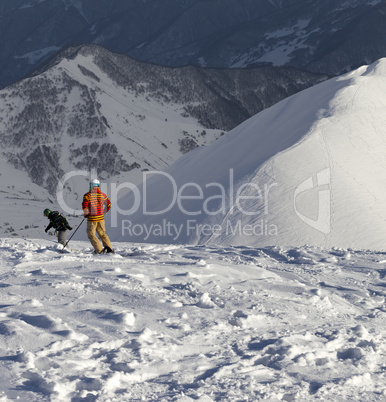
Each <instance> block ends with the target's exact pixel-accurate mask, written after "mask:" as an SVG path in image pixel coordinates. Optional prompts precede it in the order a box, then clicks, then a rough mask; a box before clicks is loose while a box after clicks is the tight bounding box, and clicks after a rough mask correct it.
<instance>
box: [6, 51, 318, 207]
mask: <svg viewBox="0 0 386 402" xmlns="http://www.w3.org/2000/svg"><path fill="white" fill-rule="evenodd" d="M325 79H326V77H325V76H320V75H315V74H310V73H304V72H300V71H296V70H293V69H287V68H281V69H273V68H271V67H264V68H257V69H250V70H238V69H231V70H229V69H226V70H217V69H215V70H211V69H204V70H203V69H200V68H196V67H185V68H169V67H160V66H154V65H151V64H144V63H141V62H138V61H134V60H133V59H131V58H129V57H127V56H123V55H118V54H113V53H111V52H109V51H107V50H106V49H104V48H102V47H99V46H95V45H91V46H80V47H77V48H70V49H67V50H66V51H64V52H63V53H61V54H60V56H58V57H57V58H56V59H55V60H52V61H51V63H50V65H49V66H47V69H45V70H44V71H41V72H40V73H39V74H38V75H36V76H34V77H30V78H27V79H25V80H22V81H20V82H18V83H16V84H13V85H10V86H8V87H7V88H5V89H3V90H1V91H0V142H1V150H2V151H1V152H2V156H3V158H4V159H6V160H7V161H8V162H9V163H10V164H11V165H12V166H13V167H14V168H16V169H18V170H22V171H25V172H27V173H28V175H29V177H30V179H31V180H32V182H33V183H35V184H37V185H39V186H41V187H44V188H45V189H47V190H48V191H49V193H51V194H52V195H55V192H56V190H57V185H58V183H59V182H60V181H61V180H62V179H63V177H68V175H70V176H71V174H72V173H71V172H75V173H74V175H77V176H78V177H77V179H76V180H75V179H74V180H71V177H70V178H68V180H67V179H66V183H65V189H66V191H67V195H68V197H69V198H70V199H71V200H73V201H74V202H75V201H77V200H78V199H79V196H80V195H82V191H83V190H84V188H86V186H87V183H86V180H87V179H86V177H80V178H79V176H82V175H83V176H86V174H85V173H84V172H87V171H91V170H94V171H96V172H97V173H98V175H100V176H101V177H102V178H103V179H105V180H106V181H109V182H114V183H122V182H131V183H138V182H140V181H141V179H142V175H143V172H146V171H149V170H164V169H165V168H166V167H167V166H169V165H170V164H172V163H173V162H174V161H175V160H177V159H178V158H179V157H180V156H182V155H183V154H184V153H186V152H188V151H190V150H192V149H194V148H196V147H199V146H202V145H208V144H210V143H212V142H213V141H215V140H216V139H217V138H219V137H220V136H221V135H222V134H223V133H224V131H227V130H229V129H231V128H233V127H235V126H236V125H238V124H239V123H241V122H242V121H244V120H245V119H247V118H248V117H250V116H252V115H254V114H255V113H257V112H258V111H260V110H262V109H264V108H266V107H269V106H271V105H273V104H274V103H276V102H278V101H279V100H281V99H283V98H285V97H287V96H289V95H292V94H293V93H295V92H298V91H300V90H302V89H304V88H307V87H310V86H312V85H314V84H316V83H318V82H320V81H323V80H325ZM77 172H78V173H77ZM79 172H82V173H79ZM69 202H72V201H69Z"/></svg>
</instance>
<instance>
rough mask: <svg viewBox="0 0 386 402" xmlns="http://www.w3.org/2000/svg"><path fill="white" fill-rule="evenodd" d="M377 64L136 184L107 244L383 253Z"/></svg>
mask: <svg viewBox="0 0 386 402" xmlns="http://www.w3.org/2000/svg"><path fill="white" fill-rule="evenodd" d="M385 116H386V59H381V60H379V61H377V62H376V63H374V64H372V65H370V66H363V67H361V68H359V69H357V70H355V71H353V72H351V73H349V74H346V75H344V76H341V77H338V78H334V79H331V80H328V81H326V82H324V83H322V84H319V85H317V86H314V87H312V88H309V89H307V90H305V91H302V92H301V93H298V94H296V95H294V96H292V97H290V98H287V99H285V100H283V101H281V102H280V103H278V104H276V105H275V106H273V107H271V108H269V109H266V110H264V111H263V112H261V113H259V114H257V115H256V116H254V117H252V118H251V119H249V120H247V121H246V122H244V123H243V124H241V125H240V126H238V127H236V128H235V129H234V130H232V131H231V132H229V133H228V134H227V135H225V136H224V137H222V138H221V139H220V140H218V141H217V142H216V143H214V144H212V145H210V146H207V147H201V148H199V149H197V150H195V151H193V152H191V153H189V154H187V155H186V156H184V157H182V158H181V159H179V160H178V161H177V162H176V163H175V164H173V165H172V166H171V167H170V168H169V169H168V170H167V171H166V172H165V173H162V174H161V173H160V172H156V173H155V174H154V175H153V176H151V177H150V174H149V177H146V178H145V181H144V183H143V185H142V187H141V189H140V190H137V189H135V191H133V192H131V193H130V194H129V195H128V196H125V197H124V198H123V199H121V200H120V201H119V203H118V205H117V206H116V208H115V210H113V211H112V214H111V215H110V217H109V220H110V221H111V224H112V229H111V230H110V233H111V237H112V239H113V240H114V241H137V242H143V241H145V242H152V243H194V244H204V243H205V244H218V245H249V246H255V245H260V246H263V245H284V244H285V245H291V246H297V245H304V244H312V245H318V246H327V247H330V246H337V247H355V248H375V249H376V248H383V247H384V244H385V241H384V239H385V238H386V223H385V222H384V219H385V217H386V211H385V209H386V208H385V207H386V190H385V184H384V183H386V170H385V167H386V166H385V151H386V142H385V141H386V127H385Z"/></svg>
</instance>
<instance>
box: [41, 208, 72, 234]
mask: <svg viewBox="0 0 386 402" xmlns="http://www.w3.org/2000/svg"><path fill="white" fill-rule="evenodd" d="M48 219H49V220H50V223H49V225H48V226H47V227H46V232H48V231H49V230H50V229H51V228H54V229H55V230H58V231H62V230H67V229H69V230H72V227H71V226H70V225H69V224H68V222H67V219H66V218H65V217H64V216H63V215H62V214H60V213H59V212H58V211H52V212H51V213H50V214H49V215H48Z"/></svg>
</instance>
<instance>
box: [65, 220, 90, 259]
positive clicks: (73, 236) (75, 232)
mask: <svg viewBox="0 0 386 402" xmlns="http://www.w3.org/2000/svg"><path fill="white" fill-rule="evenodd" d="M85 219H86V218H83V219H82V222H80V223H79V225H78V227H77V228H76V229H75V231H74V233H73V234H72V235H71V237H70V238H69V239H68V241H67V243H66V244H65V245H64V246H63V248H62V250H61V252H62V253H63V250H64V249H65V248H66V247H67V244H68V243H69V242H70V240H71V239H72V238H73V237H74V234H75V233H76V231H77V230H78V229H79V228H80V225H81V224H82V223H83V222H84V220H85Z"/></svg>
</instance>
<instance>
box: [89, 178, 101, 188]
mask: <svg viewBox="0 0 386 402" xmlns="http://www.w3.org/2000/svg"><path fill="white" fill-rule="evenodd" d="M100 185H101V182H100V181H99V180H98V179H92V180H90V190H91V189H92V188H94V187H100Z"/></svg>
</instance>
